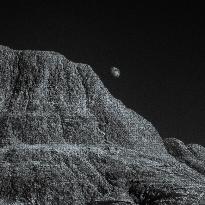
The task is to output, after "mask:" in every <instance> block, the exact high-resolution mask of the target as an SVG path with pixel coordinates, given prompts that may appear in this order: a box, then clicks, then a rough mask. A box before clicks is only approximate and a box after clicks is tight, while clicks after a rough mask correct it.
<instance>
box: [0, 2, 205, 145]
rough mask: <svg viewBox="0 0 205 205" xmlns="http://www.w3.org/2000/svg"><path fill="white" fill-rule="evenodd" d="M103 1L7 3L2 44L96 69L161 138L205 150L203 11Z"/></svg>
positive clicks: (1, 17)
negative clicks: (48, 53) (113, 73)
mask: <svg viewBox="0 0 205 205" xmlns="http://www.w3.org/2000/svg"><path fill="white" fill-rule="evenodd" d="M67 2H69V1H67ZM88 2H89V3H88ZM99 2H100V1H84V3H82V2H76V3H75V4H71V3H62V2H60V1H56V2H55V3H52V1H42V2H41V3H40V4H38V3H37V2H36V1H33V2H32V1H27V3H25V2H24V3H23V2H21V1H18V2H17V4H16V5H14V3H13V2H10V5H2V4H1V6H0V44H2V45H6V46H9V47H11V48H14V49H38V50H55V51H58V52H60V53H62V54H64V55H65V56H66V57H67V58H68V59H70V60H72V61H75V62H82V63H86V64H90V65H91V66H92V67H93V69H94V71H95V72H96V73H97V74H98V75H99V76H100V78H101V80H102V81H103V83H104V84H105V86H106V87H107V88H108V89H109V91H110V92H111V93H112V94H113V95H114V97H116V98H118V99H120V100H121V101H122V102H123V103H124V104H125V105H126V106H128V107H129V108H132V109H134V110H135V111H136V112H138V113H139V114H141V115H142V116H144V117H145V118H146V119H148V120H149V121H151V122H152V123H153V125H154V126H155V127H156V128H157V130H158V131H159V133H160V134H161V136H162V137H176V138H178V139H181V140H182V141H184V142H185V143H198V144H201V145H204V146H205V120H204V117H205V106H204V105H205V95H204V94H205V81H204V78H205V76H204V74H203V73H204V72H203V71H204V67H205V58H204V55H205V40H204V39H205V26H204V20H205V18H204V14H203V12H204V11H203V7H202V10H201V11H200V9H199V8H200V5H194V4H193V3H192V2H191V1H179V2H180V3H179V2H178V3H173V1H168V2H170V3H167V1H164V2H166V3H162V2H156V1H154V2H153V3H151V4H150V2H146V3H145V1H143V2H144V3H135V4H134V3H132V4H131V3H129V2H128V1H127V2H123V3H120V2H119V1H115V3H114V2H113V3H110V2H108V3H107V4H106V3H99ZM101 2H103V1H101ZM171 2H172V3H171ZM111 66H116V67H118V68H120V70H121V76H120V78H119V79H114V78H113V77H112V76H111V75H110V67H111Z"/></svg>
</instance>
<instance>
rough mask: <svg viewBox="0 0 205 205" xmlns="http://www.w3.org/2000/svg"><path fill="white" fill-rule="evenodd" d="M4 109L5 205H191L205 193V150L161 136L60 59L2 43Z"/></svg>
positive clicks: (0, 168)
mask: <svg viewBox="0 0 205 205" xmlns="http://www.w3.org/2000/svg"><path fill="white" fill-rule="evenodd" d="M0 111H1V112H0V203H2V204H25V205H26V204H35V205H36V204H39V205H44V204H45V205H47V204H48V205H58V204H59V205H64V204H65V205H68V204H70V205H86V204H87V205H88V204H90V205H94V204H133V205H134V204H142V203H143V202H142V201H143V200H144V204H145V201H146V200H147V204H186V205H188V204H190V205H191V204H198V202H199V201H200V199H201V198H203V195H204V194H205V172H204V154H205V148H204V147H202V146H200V145H187V146H186V145H184V144H183V142H181V141H179V140H177V139H175V138H170V139H164V140H163V139H162V138H161V137H160V136H159V134H158V132H157V130H156V129H155V128H154V127H153V125H152V124H151V123H150V122H148V121H147V120H146V119H144V118H143V117H142V116H140V115H138V114H137V113H135V112H134V111H133V110H131V109H129V108H127V107H126V106H125V105H123V103H122V102H121V101H120V100H118V99H115V98H114V97H113V96H112V95H111V94H110V93H109V91H108V90H107V89H106V88H105V86H104V85H103V83H102V82H101V80H100V79H99V77H98V76H97V75H96V73H95V72H94V71H93V70H92V68H91V67H90V66H88V65H85V64H81V63H74V62H71V61H69V60H68V59H66V58H65V57H64V56H63V55H61V54H59V53H56V52H51V51H31V50H24V51H22V50H12V49H10V48H8V47H5V46H0ZM153 192H154V194H153ZM138 193H141V195H140V197H139V198H138V195H139V194H138ZM152 195H154V197H155V198H153V196H152ZM156 196H158V198H157V197H156ZM142 198H143V199H142ZM151 198H153V199H152V200H153V201H151Z"/></svg>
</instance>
